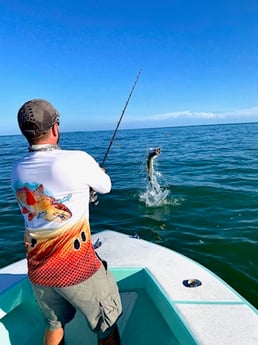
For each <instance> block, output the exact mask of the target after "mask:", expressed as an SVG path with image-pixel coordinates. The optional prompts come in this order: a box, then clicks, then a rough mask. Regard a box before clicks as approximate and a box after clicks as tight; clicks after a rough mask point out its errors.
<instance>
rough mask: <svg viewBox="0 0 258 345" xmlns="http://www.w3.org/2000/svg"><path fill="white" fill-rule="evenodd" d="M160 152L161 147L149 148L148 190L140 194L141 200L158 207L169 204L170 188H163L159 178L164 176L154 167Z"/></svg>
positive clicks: (150, 205)
mask: <svg viewBox="0 0 258 345" xmlns="http://www.w3.org/2000/svg"><path fill="white" fill-rule="evenodd" d="M159 154H160V148H157V149H152V148H151V149H149V152H148V155H147V175H148V180H149V181H148V185H147V186H146V190H145V191H144V192H143V193H142V194H140V201H141V202H144V203H145V205H146V206H149V207H156V206H162V205H166V204H168V200H167V197H168V195H169V190H167V189H164V188H161V187H160V185H159V182H158V180H159V179H160V178H161V177H162V175H161V173H160V172H159V171H155V169H154V164H153V161H154V158H156V157H157V156H158V155H159Z"/></svg>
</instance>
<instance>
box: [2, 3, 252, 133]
mask: <svg viewBox="0 0 258 345" xmlns="http://www.w3.org/2000/svg"><path fill="white" fill-rule="evenodd" d="M0 50H1V53H0V76H1V77H0V83H1V96H0V97H1V108H0V120H1V126H0V134H1V135H4V134H17V133H19V130H18V126H17V122H16V114H17V111H18V109H19V107H20V106H21V105H22V104H23V103H24V102H25V101H27V100H29V99H32V98H44V99H47V100H49V101H50V102H51V103H52V104H53V105H54V106H55V107H56V108H57V109H58V110H59V112H60V113H61V130H63V131H75V130H102V129H114V128H115V126H116V124H117V121H118V119H119V117H120V115H121V112H122V109H123V107H124V105H125V102H126V100H127V97H128V95H129V93H130V91H131V88H132V85H133V83H134V81H135V78H136V76H137V74H138V72H139V70H140V69H142V74H141V77H140V79H139V81H138V83H137V85H136V88H135V90H134V93H133V95H132V98H131V100H130V103H129V105H128V108H127V110H126V113H125V115H124V118H123V121H122V123H121V126H120V128H121V129H125V128H143V127H163V126H178V125H198V124H214V123H232V122H250V121H251V122H252V121H258V2H257V0H242V1H239V0H235V1H233V0H232V1H229V0H223V1H222V0H216V1H209V0H206V1H198V0H195V1H194V0H191V1H186V0H185V1H184V0H181V1H179V0H176V1H173V0H170V1H165V0H160V1H155V0H153V1H150V0H148V1H145V0H143V1H141V0H137V1H136V0H130V1H128V0H123V1H122V0H116V1H115V0H109V1H107V0H106V1H104V0H103V1H101V0H94V1H87V0H84V1H76V0H74V1H70V0H66V1H65V0H63V1H61V0H56V1H55V0H44V1H43V0H42V1H40V0H38V1H35V0H30V1H27V0H23V1H20V0H12V1H6V0H5V1H3V0H0Z"/></svg>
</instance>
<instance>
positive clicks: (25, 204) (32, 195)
mask: <svg viewBox="0 0 258 345" xmlns="http://www.w3.org/2000/svg"><path fill="white" fill-rule="evenodd" d="M70 197H71V195H69V196H66V197H65V198H64V200H68V199H69V198H70ZM16 198H17V200H18V203H19V205H20V208H21V213H22V214H24V215H25V214H26V215H27V216H28V220H29V221H31V220H33V219H34V218H35V217H37V218H43V219H44V220H46V221H49V222H51V221H54V222H63V221H66V220H68V219H69V218H71V217H72V212H71V210H70V209H69V208H68V207H67V206H66V205H64V204H63V203H62V202H60V200H58V199H55V198H53V197H52V196H49V195H47V194H46V193H45V192H44V186H43V185H42V184H40V185H38V187H37V188H35V189H33V190H31V189H30V188H28V187H26V186H23V187H21V188H19V189H18V190H17V191H16Z"/></svg>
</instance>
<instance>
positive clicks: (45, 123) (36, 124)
mask: <svg viewBox="0 0 258 345" xmlns="http://www.w3.org/2000/svg"><path fill="white" fill-rule="evenodd" d="M59 117H60V115H59V113H58V111H57V110H56V109H55V108H54V107H53V106H52V105H51V104H50V103H49V102H47V101H45V100H43V99H32V100H30V101H28V102H26V103H24V104H23V106H22V107H21V108H20V109H19V111H18V123H19V127H20V130H21V132H22V133H23V135H25V136H26V137H27V138H37V137H40V136H41V135H43V134H45V133H46V132H47V131H48V130H49V128H51V127H52V126H53V125H54V124H55V123H59Z"/></svg>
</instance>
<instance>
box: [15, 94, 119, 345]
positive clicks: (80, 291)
mask: <svg viewBox="0 0 258 345" xmlns="http://www.w3.org/2000/svg"><path fill="white" fill-rule="evenodd" d="M18 123H19V127H20V130H21V132H22V134H23V135H24V136H25V138H26V139H27V140H28V143H29V152H28V153H27V155H26V156H25V157H24V158H22V159H21V160H20V161H19V162H17V163H16V164H15V166H14V167H13V170H12V176H11V180H12V188H13V190H14V192H15V195H16V198H17V201H18V204H19V207H20V210H21V213H22V215H23V217H24V223H25V246H26V253H27V260H28V276H29V279H30V281H31V283H32V288H33V292H34V294H35V297H36V300H37V302H38V305H39V308H40V309H41V312H42V314H43V317H44V320H45V322H46V332H45V335H44V342H43V343H44V345H58V344H59V345H60V344H64V326H65V324H66V323H67V322H69V321H71V320H72V318H73V317H74V315H75V312H76V309H79V310H80V311H81V312H82V313H83V314H84V315H85V317H86V319H87V321H88V324H89V326H90V328H91V329H92V330H93V331H94V332H96V333H97V335H98V344H102V345H119V344H120V338H119V334H118V329H117V325H116V322H117V319H118V318H119V316H120V314H121V310H122V308H121V301H120V296H119V292H118V288H117V285H116V283H115V281H114V279H113V277H112V276H111V273H110V272H109V271H108V270H107V269H106V268H105V265H104V264H103V262H102V261H101V260H100V258H99V257H98V256H97V255H96V253H95V250H94V248H93V246H92V243H91V232H90V225H89V193H90V192H89V190H90V189H92V190H94V191H96V192H98V193H108V192H109V191H110V190H111V181H110V178H109V176H108V175H107V174H106V173H105V171H104V169H102V168H100V167H99V165H98V164H97V162H96V161H95V160H94V159H93V157H91V156H90V155H89V154H87V153H86V152H82V151H68V150H61V149H60V147H59V146H58V142H59V136H60V134H59V113H58V112H57V111H56V110H55V109H54V108H53V106H52V105H51V104H50V103H49V102H47V101H45V100H41V99H34V100H30V101H28V102H26V103H25V104H23V106H22V107H21V108H20V110H19V112H18ZM75 343H76V341H75ZM85 344H87V339H85Z"/></svg>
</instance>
